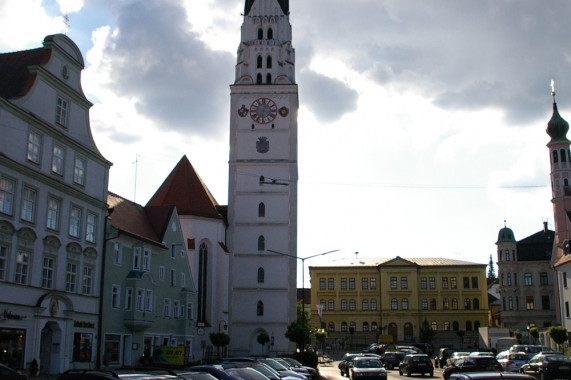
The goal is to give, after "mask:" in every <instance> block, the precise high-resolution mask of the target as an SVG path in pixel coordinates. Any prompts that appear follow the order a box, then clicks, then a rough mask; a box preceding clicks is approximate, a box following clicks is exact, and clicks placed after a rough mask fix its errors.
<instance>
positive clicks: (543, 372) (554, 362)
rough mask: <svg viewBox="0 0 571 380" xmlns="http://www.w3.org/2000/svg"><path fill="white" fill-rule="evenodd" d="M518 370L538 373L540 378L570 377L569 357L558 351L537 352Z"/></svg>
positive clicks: (570, 363) (547, 379)
mask: <svg viewBox="0 0 571 380" xmlns="http://www.w3.org/2000/svg"><path fill="white" fill-rule="evenodd" d="M519 371H520V372H521V373H533V374H538V375H539V378H540V379H541V380H549V379H571V359H570V358H569V357H567V356H566V355H563V354H560V353H539V354H537V355H535V356H534V357H532V358H531V359H529V362H527V363H526V364H524V365H522V366H521V368H520V369H519Z"/></svg>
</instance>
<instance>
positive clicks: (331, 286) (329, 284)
mask: <svg viewBox="0 0 571 380" xmlns="http://www.w3.org/2000/svg"><path fill="white" fill-rule="evenodd" d="M334 285H335V280H334V279H332V278H328V279H327V289H329V290H333V289H334V288H335V286H334Z"/></svg>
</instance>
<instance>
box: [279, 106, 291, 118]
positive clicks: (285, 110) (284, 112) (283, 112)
mask: <svg viewBox="0 0 571 380" xmlns="http://www.w3.org/2000/svg"><path fill="white" fill-rule="evenodd" d="M279 113H280V116H281V117H286V116H287V114H288V113H289V109H288V108H287V107H282V108H280V109H279Z"/></svg>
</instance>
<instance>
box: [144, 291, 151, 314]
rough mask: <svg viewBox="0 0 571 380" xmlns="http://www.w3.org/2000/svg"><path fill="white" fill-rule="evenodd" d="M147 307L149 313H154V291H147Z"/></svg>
mask: <svg viewBox="0 0 571 380" xmlns="http://www.w3.org/2000/svg"><path fill="white" fill-rule="evenodd" d="M145 307H146V308H147V311H153V291H152V290H150V289H147V290H145Z"/></svg>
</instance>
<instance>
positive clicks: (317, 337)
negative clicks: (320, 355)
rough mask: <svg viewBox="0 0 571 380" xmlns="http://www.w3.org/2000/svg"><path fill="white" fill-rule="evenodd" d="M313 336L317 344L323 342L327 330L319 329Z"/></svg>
mask: <svg viewBox="0 0 571 380" xmlns="http://www.w3.org/2000/svg"><path fill="white" fill-rule="evenodd" d="M313 335H314V336H315V340H316V341H318V342H322V343H323V342H325V339H327V336H328V333H327V330H325V329H319V330H317V331H315V333H314V334H313Z"/></svg>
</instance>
